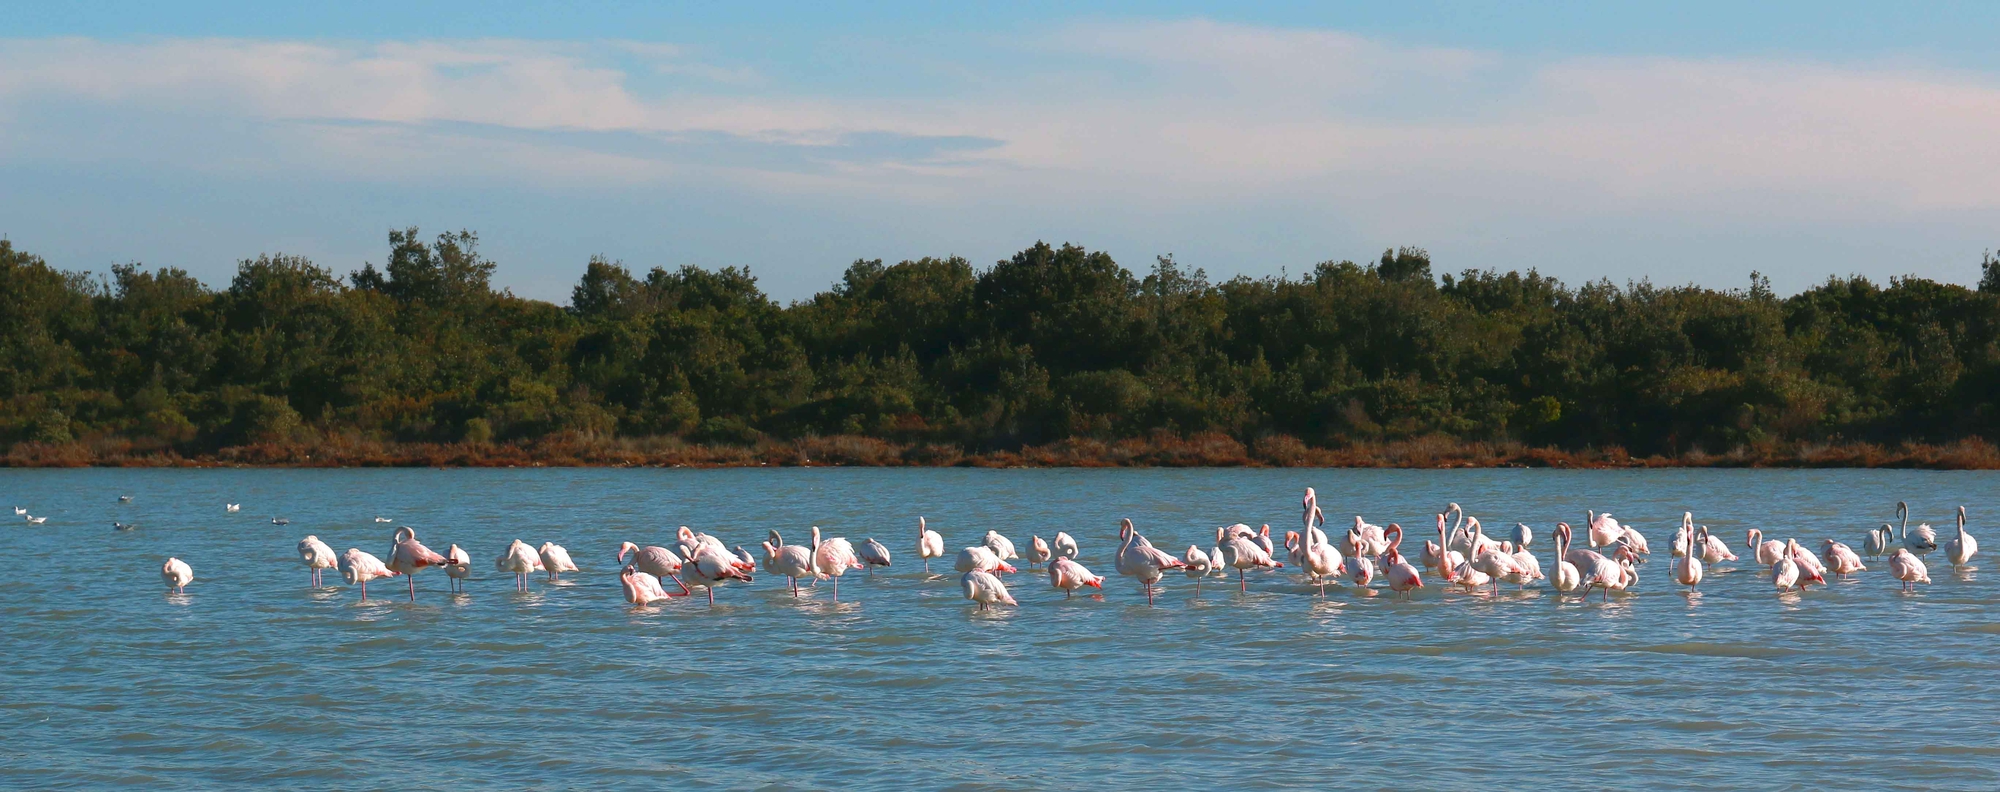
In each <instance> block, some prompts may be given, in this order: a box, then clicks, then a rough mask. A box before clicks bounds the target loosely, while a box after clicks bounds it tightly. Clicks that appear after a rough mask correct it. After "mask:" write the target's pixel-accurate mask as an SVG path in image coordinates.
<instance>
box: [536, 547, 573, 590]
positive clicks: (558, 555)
mask: <svg viewBox="0 0 2000 792" xmlns="http://www.w3.org/2000/svg"><path fill="white" fill-rule="evenodd" d="M537 553H538V554H539V555H540V556H541V557H542V569H543V571H546V572H548V573H549V581H550V582H554V581H555V579H556V576H557V575H560V574H562V573H564V572H575V571H577V568H576V562H575V561H571V560H570V557H569V548H566V547H563V546H562V545H559V544H556V543H555V542H543V543H542V547H541V549H540V550H538V551H537Z"/></svg>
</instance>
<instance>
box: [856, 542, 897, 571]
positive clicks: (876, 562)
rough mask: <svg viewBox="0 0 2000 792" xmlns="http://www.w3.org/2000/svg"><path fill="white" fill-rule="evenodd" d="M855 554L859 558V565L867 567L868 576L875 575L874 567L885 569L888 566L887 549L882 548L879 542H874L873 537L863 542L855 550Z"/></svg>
mask: <svg viewBox="0 0 2000 792" xmlns="http://www.w3.org/2000/svg"><path fill="white" fill-rule="evenodd" d="M855 553H856V554H857V555H859V556H861V563H863V564H866V565H868V574H870V575H873V574H875V568H876V567H886V566H888V565H889V548H888V547H885V546H883V544H882V543H881V542H877V541H875V537H873V536H871V537H868V539H867V540H866V541H863V542H862V543H861V546H860V547H859V548H856V549H855Z"/></svg>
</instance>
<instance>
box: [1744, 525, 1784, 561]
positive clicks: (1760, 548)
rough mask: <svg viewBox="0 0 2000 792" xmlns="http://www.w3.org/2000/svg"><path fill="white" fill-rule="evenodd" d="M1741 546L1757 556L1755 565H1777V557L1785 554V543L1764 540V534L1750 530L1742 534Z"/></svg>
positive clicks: (1756, 530) (1753, 529) (1754, 529)
mask: <svg viewBox="0 0 2000 792" xmlns="http://www.w3.org/2000/svg"><path fill="white" fill-rule="evenodd" d="M1743 544H1744V545H1745V546H1747V547H1749V548H1750V550H1751V551H1753V552H1755V553H1756V555H1757V563H1758V564H1761V565H1763V566H1770V565H1772V564H1775V563H1778V557H1779V556H1782V555H1784V554H1785V543H1784V542H1780V541H1778V540H1776V539H1765V538H1764V532H1763V531H1760V530H1758V529H1756V528H1751V529H1749V530H1747V531H1744V532H1743Z"/></svg>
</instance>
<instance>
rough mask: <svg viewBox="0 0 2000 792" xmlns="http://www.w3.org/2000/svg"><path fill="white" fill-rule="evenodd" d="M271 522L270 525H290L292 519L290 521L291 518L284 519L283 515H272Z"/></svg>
mask: <svg viewBox="0 0 2000 792" xmlns="http://www.w3.org/2000/svg"><path fill="white" fill-rule="evenodd" d="M271 524H272V525H291V524H292V521H291V520H287V519H285V518H283V517H272V518H271Z"/></svg>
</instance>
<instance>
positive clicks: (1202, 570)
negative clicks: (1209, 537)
mask: <svg viewBox="0 0 2000 792" xmlns="http://www.w3.org/2000/svg"><path fill="white" fill-rule="evenodd" d="M1181 560H1182V561H1185V562H1187V570H1186V571H1187V576H1188V578H1189V579H1192V580H1193V581H1194V595H1195V596H1197V597H1199V596H1201V579H1202V578H1205V577H1208V576H1209V575H1212V574H1215V567H1216V565H1217V564H1218V563H1220V562H1219V561H1218V560H1217V559H1214V558H1210V557H1209V555H1208V554H1207V553H1204V552H1202V551H1201V548H1199V547H1196V546H1194V545H1188V549H1187V555H1184V556H1181Z"/></svg>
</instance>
